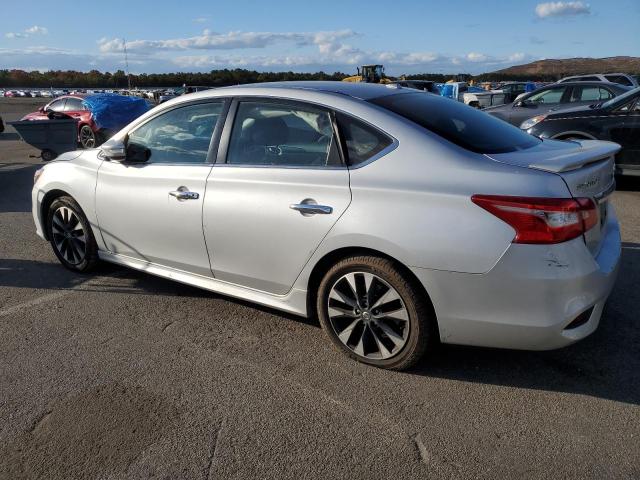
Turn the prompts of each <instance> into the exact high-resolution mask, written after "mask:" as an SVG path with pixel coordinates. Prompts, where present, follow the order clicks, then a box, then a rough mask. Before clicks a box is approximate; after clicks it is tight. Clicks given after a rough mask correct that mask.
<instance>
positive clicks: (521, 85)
mask: <svg viewBox="0 0 640 480" xmlns="http://www.w3.org/2000/svg"><path fill="white" fill-rule="evenodd" d="M535 89H536V84H535V83H533V82H504V83H501V84H499V85H498V86H497V87H496V88H495V90H502V93H504V102H505V103H511V102H513V101H515V100H516V98H517V97H518V96H519V95H522V94H523V93H527V92H532V91H534V90H535Z"/></svg>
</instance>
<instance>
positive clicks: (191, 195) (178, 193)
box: [169, 189, 200, 200]
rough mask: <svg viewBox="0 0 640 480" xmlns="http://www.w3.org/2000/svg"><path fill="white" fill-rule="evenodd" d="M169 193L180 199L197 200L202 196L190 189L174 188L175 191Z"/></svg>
mask: <svg viewBox="0 0 640 480" xmlns="http://www.w3.org/2000/svg"><path fill="white" fill-rule="evenodd" d="M169 195H171V196H172V197H176V198H177V199H178V200H197V199H198V198H200V194H199V193H198V192H190V191H189V190H179V189H178V190H174V191H173V192H169Z"/></svg>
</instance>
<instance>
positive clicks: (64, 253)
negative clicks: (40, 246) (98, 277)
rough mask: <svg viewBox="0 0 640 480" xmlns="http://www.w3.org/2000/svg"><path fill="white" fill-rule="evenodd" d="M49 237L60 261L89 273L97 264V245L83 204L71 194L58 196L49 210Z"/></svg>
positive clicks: (73, 268)
mask: <svg viewBox="0 0 640 480" xmlns="http://www.w3.org/2000/svg"><path fill="white" fill-rule="evenodd" d="M46 228H47V237H48V238H49V241H50V243H51V247H52V248H53V253H55V255H56V257H58V260H60V263H62V265H64V266H65V267H66V268H68V269H69V270H73V271H74V272H88V271H89V270H91V269H92V268H93V267H94V266H95V265H96V263H98V245H97V244H96V240H95V237H94V236H93V231H92V230H91V225H90V224H89V221H88V220H87V217H86V216H85V214H84V212H83V211H82V209H81V208H80V205H78V203H77V202H76V201H75V200H74V199H73V198H71V197H68V196H63V197H58V198H56V199H55V200H54V201H53V202H52V203H51V205H50V206H49V209H48V211H47V226H46Z"/></svg>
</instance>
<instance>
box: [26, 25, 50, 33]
mask: <svg viewBox="0 0 640 480" xmlns="http://www.w3.org/2000/svg"><path fill="white" fill-rule="evenodd" d="M25 33H30V34H39V35H46V34H47V33H49V30H48V29H47V28H45V27H39V26H38V25H34V26H33V27H29V28H27V29H26V30H25Z"/></svg>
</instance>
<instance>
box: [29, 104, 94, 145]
mask: <svg viewBox="0 0 640 480" xmlns="http://www.w3.org/2000/svg"><path fill="white" fill-rule="evenodd" d="M83 98H84V95H81V94H77V95H65V96H62V97H58V98H56V99H55V100H53V101H51V102H49V103H48V104H46V105H45V106H44V107H40V109H39V110H38V111H37V112H33V113H30V114H28V115H25V116H24V117H22V120H49V118H50V117H49V114H50V113H52V112H53V113H56V112H58V113H63V114H65V115H68V116H70V117H72V118H77V119H78V142H80V144H81V145H82V146H83V147H84V148H94V147H95V146H96V145H97V144H98V142H97V137H98V135H99V128H98V126H97V125H96V124H95V122H94V121H93V117H92V115H91V111H89V110H88V109H87V108H86V107H85V106H84V105H83V104H82V99H83Z"/></svg>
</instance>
